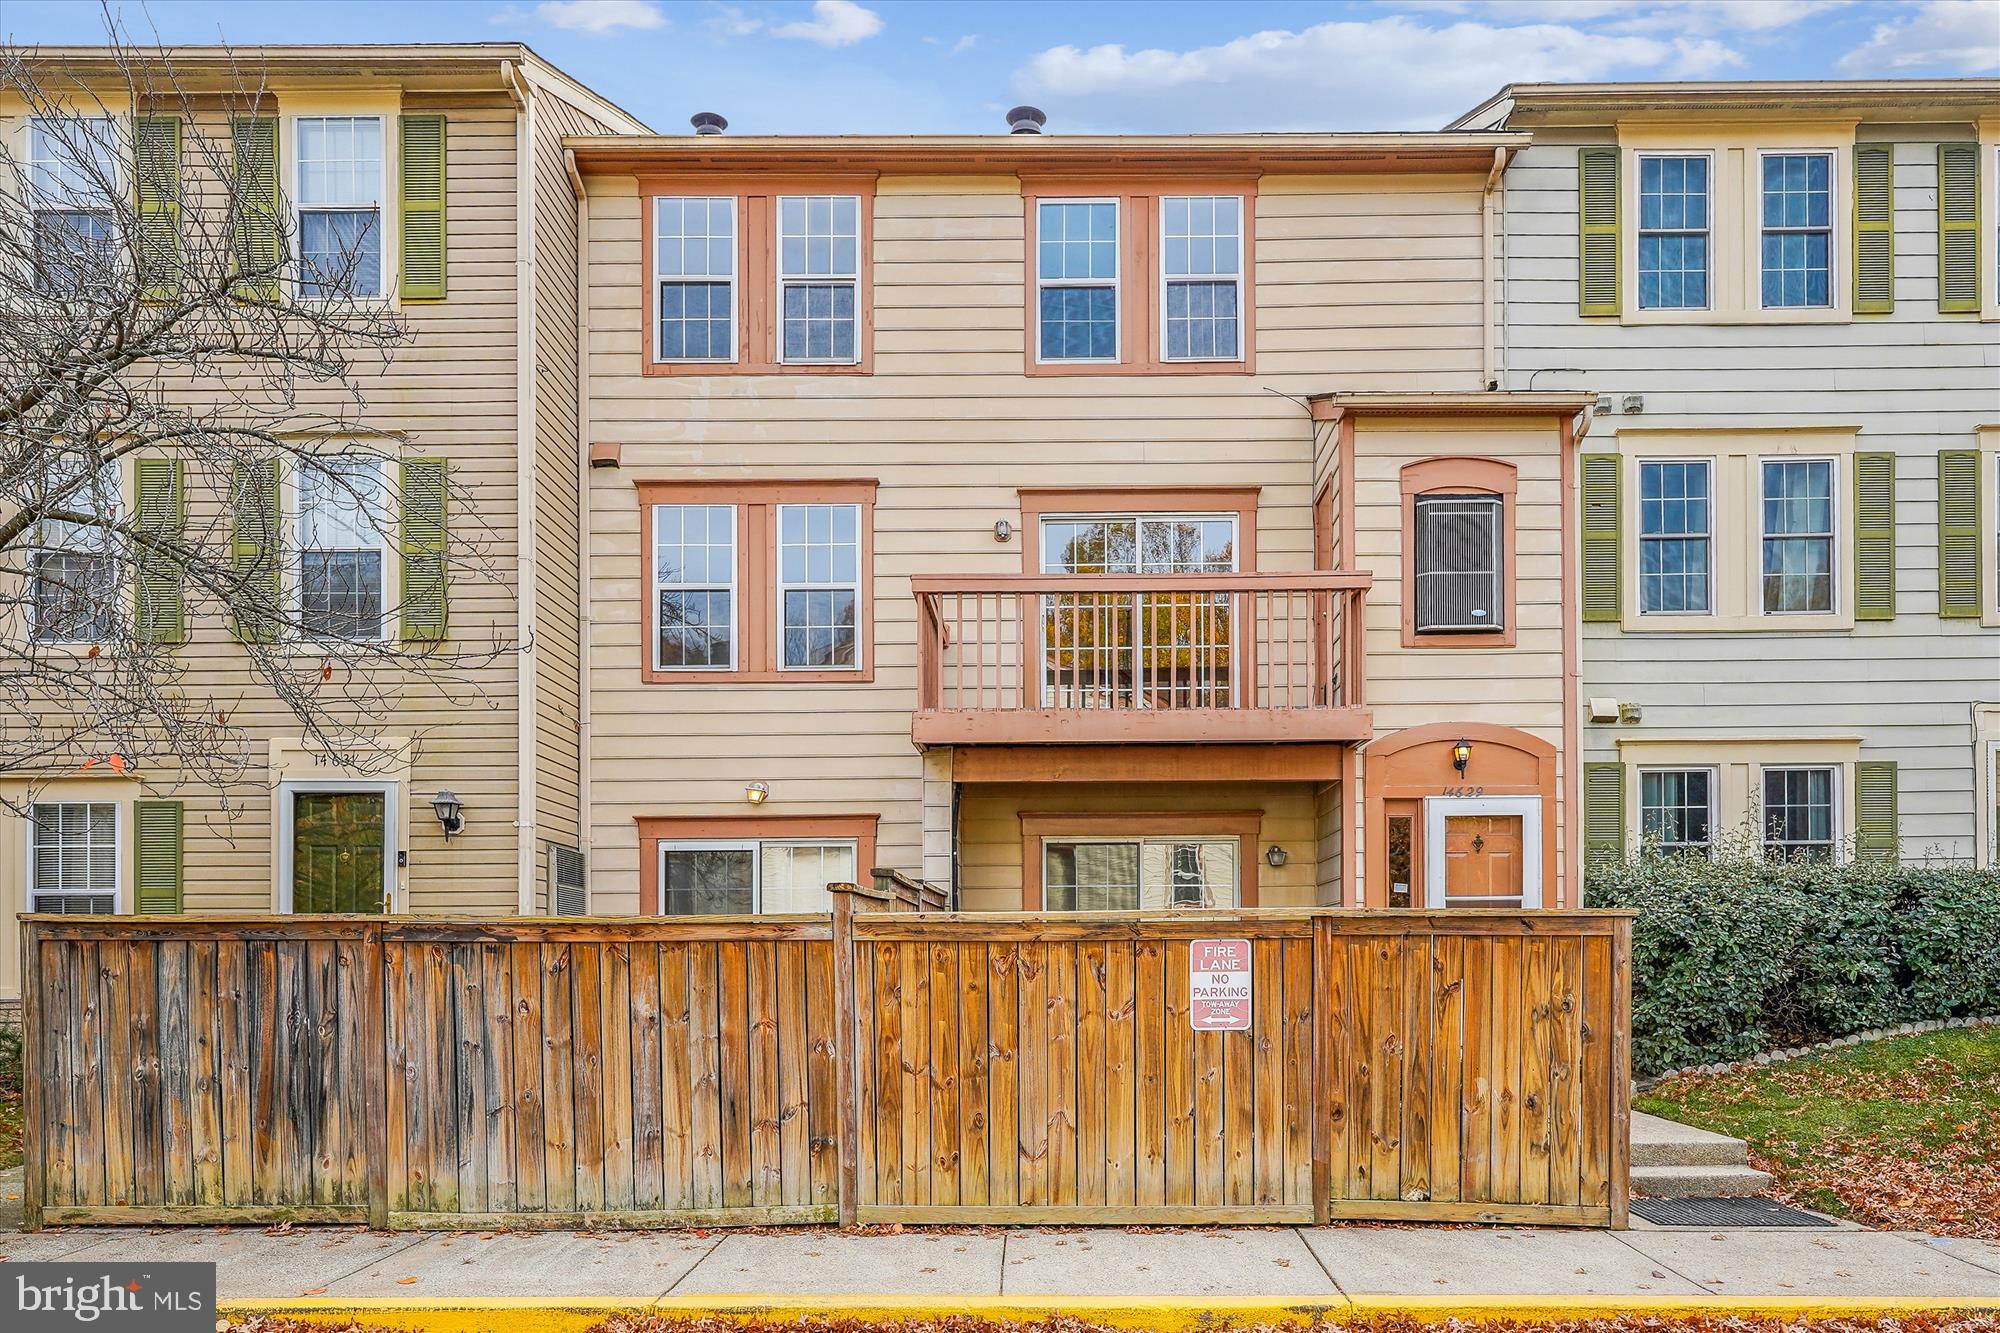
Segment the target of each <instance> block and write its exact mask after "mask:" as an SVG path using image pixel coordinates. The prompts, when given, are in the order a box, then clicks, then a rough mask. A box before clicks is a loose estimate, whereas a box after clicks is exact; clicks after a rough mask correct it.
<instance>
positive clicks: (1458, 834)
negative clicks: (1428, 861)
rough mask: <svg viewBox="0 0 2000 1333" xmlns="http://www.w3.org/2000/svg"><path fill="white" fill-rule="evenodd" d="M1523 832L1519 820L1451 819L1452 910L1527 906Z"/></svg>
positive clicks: (1447, 890)
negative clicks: (1523, 894)
mask: <svg viewBox="0 0 2000 1333" xmlns="http://www.w3.org/2000/svg"><path fill="white" fill-rule="evenodd" d="M1521 840H1522V831H1521V816H1519V815H1446V816H1445V820H1444V903H1445V906H1446V907H1519V906H1520V905H1521V879H1522V863H1521V853H1522V841H1521Z"/></svg>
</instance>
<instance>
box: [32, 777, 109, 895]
mask: <svg viewBox="0 0 2000 1333" xmlns="http://www.w3.org/2000/svg"><path fill="white" fill-rule="evenodd" d="M29 814H30V819H29V821H28V898H29V910H30V911H35V912H115V911H117V910H118V807H117V806H116V805H114V804H112V803H110V802H108V801H104V802H100V801H53V802H37V803H36V804H35V805H34V807H33V808H32V809H31V810H30V812H29Z"/></svg>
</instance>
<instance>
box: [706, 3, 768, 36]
mask: <svg viewBox="0 0 2000 1333" xmlns="http://www.w3.org/2000/svg"><path fill="white" fill-rule="evenodd" d="M702 26H704V27H706V28H707V29H708V30H709V31H710V32H714V33H719V34H721V35H722V36H724V37H748V36H749V35H750V34H751V33H753V32H756V31H757V30H758V29H759V28H761V27H763V26H764V20H762V19H753V18H751V17H750V16H749V15H748V14H746V13H744V12H743V11H742V10H740V9H738V8H737V7H736V6H735V5H716V6H714V12H713V13H712V14H710V15H709V16H708V17H707V18H706V19H704V20H703V21H702Z"/></svg>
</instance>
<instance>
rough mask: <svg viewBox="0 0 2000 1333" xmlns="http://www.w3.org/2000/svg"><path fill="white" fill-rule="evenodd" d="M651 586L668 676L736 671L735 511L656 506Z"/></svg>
mask: <svg viewBox="0 0 2000 1333" xmlns="http://www.w3.org/2000/svg"><path fill="white" fill-rule="evenodd" d="M653 582H654V596H655V599H656V604H657V606H658V633H659V638H658V642H657V645H656V649H655V653H654V659H653V660H654V665H655V666H656V667H658V668H659V669H661V670H666V671H677V670H678V671H684V670H691V669H695V670H706V671H728V670H732V669H734V667H735V666H736V507H735V506H734V505H655V506H653Z"/></svg>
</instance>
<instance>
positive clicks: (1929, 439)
mask: <svg viewBox="0 0 2000 1333" xmlns="http://www.w3.org/2000/svg"><path fill="white" fill-rule="evenodd" d="M1912 113H1913V114H1919V113H1920V111H1919V109H1917V108H1913V109H1912ZM1735 132H1736V130H1735V128H1734V127H1731V133H1735ZM1612 137H1613V136H1612V134H1611V132H1610V131H1609V130H1608V129H1606V130H1604V131H1602V132H1593V131H1590V130H1550V131H1544V132H1542V133H1541V134H1540V135H1539V136H1538V139H1537V142H1536V143H1535V144H1534V146H1533V147H1531V148H1530V149H1528V150H1527V151H1526V152H1524V153H1523V154H1522V155H1521V156H1520V157H1519V158H1518V159H1516V162H1515V164H1514V166H1513V167H1512V168H1511V169H1510V170H1509V171H1508V173H1507V180H1506V190H1507V205H1506V217H1507V236H1506V248H1507V256H1508V262H1507V273H1506V290H1507V300H1508V305H1507V327H1508V347H1507V385H1508V387H1511V388H1525V387H1527V386H1528V385H1529V383H1530V382H1532V383H1533V384H1534V385H1535V386H1536V387H1538V388H1544V389H1546V388H1552V387H1562V388H1581V389H1588V390H1591V391H1594V392H1597V393H1599V394H1609V395H1611V396H1612V398H1613V400H1614V402H1617V401H1619V400H1621V399H1622V398H1623V396H1624V395H1627V394H1638V395H1641V396H1642V397H1643V399H1644V410H1643V412H1641V413H1638V414H1631V415H1627V414H1624V413H1622V412H1614V413H1612V414H1610V415H1605V416H1599V417H1598V418H1596V421H1595V424H1594V426H1593V428H1592V431H1591V435H1590V439H1589V441H1588V442H1587V444H1586V448H1587V449H1589V450H1596V451H1613V450H1615V449H1617V448H1618V431H1619V428H1620V426H1623V425H1630V426H1635V427H1641V426H1642V427H1645V428H1646V429H1648V430H1660V429H1708V430H1724V431H1727V430H1729V429H1731V428H1751V427H1755V428H1771V427H1787V428H1793V427H1832V428H1844V429H1857V428H1858V431H1859V434H1858V436H1857V437H1856V439H1855V445H1854V447H1855V448H1856V449H1858V450H1863V451H1889V452H1893V453H1894V454H1895V455H1896V618H1895V619H1894V620H1893V621H1887V622H1863V623H1861V624H1858V625H1856V626H1854V628H1853V629H1852V630H1849V631H1841V632H1835V633H1825V634H1801V633H1786V632H1745V633H1716V634H1703V633H1699V632H1689V631H1686V630H1682V631H1680V632H1675V633H1661V634H1649V633H1643V632H1634V633H1626V632H1621V631H1620V630H1619V628H1618V627H1617V626H1613V625H1595V624H1593V625H1588V626H1585V638H1584V694H1585V695H1586V696H1611V697H1615V698H1617V699H1619V700H1621V701H1625V702H1629V703H1633V704H1637V705H1639V706H1640V707H1641V708H1642V709H1643V712H1644V719H1643V721H1642V722H1640V723H1638V724H1636V725H1627V726H1593V725H1586V727H1585V730H1584V743H1585V751H1586V752H1585V754H1584V756H1583V757H1584V758H1585V759H1587V760H1613V759H1616V758H1617V757H1618V756H1617V751H1616V749H1615V748H1614V746H1615V743H1616V742H1617V741H1618V740H1620V739H1622V738H1652V737H1657V738H1674V737H1706V736H1714V737H1720V738H1736V737H1746V736H1757V735H1773V736H1796V737H1809V736H1830V737H1839V736H1858V737H1860V739H1861V754H1862V757H1863V758H1864V759H1868V760H1889V761H1892V762H1895V763H1896V764H1897V765H1898V777H1899V789H1900V790H1899V806H1900V813H1901V820H1902V844H1903V852H1904V855H1905V856H1910V857H1916V856H1921V855H1924V854H1926V853H1929V852H1937V853H1940V854H1943V855H1947V856H1952V857H1961V858H1963V857H1970V856H1971V855H1972V854H1973V850H1974V845H1975V837H1976V830H1977V828H1978V823H1977V820H1976V817H1975V811H1974V797H1973V792H1974V772H1975V770H1974V767H1973V732H1972V705H1973V704H1974V703H1976V702H1981V701H1985V702H1993V701H1996V700H2000V629H1995V628H1993V627H1982V626H1981V625H1980V624H1979V623H1978V622H1976V621H1940V620H1939V619H1938V617H1937V614H1936V612H1937V582H1938V568H1937V453H1938V451H1939V450H1940V449H1971V448H1976V447H1978V437H1977V434H1976V428H1977V427H1978V426H1980V425H1985V424H1992V423H1994V422H1996V421H2000V336H1996V332H1995V326H1994V325H1993V324H1991V323H1982V322H1981V321H1980V319H1979V318H1978V317H1976V316H1949V317H1946V316H1940V315H1939V314H1938V311H1937V218H1936V190H1937V143H1938V141H1939V140H1940V139H1969V138H1972V137H1974V136H1973V135H1972V134H1971V131H1970V128H1969V127H1965V126H1959V127H1951V126H1944V127H1925V126H1919V125H1902V124H1896V125H1891V124H1885V125H1871V124H1863V125H1861V126H1860V128H1859V129H1858V131H1856V132H1854V134H1853V135H1852V137H1853V138H1854V139H1855V140H1857V141H1859V142H1863V143H1872V142H1887V143H1893V144H1894V145H1895V149H1894V173H1895V185H1896V192H1895V205H1896V212H1895V254H1896V284H1895V294H1896V308H1895V312H1894V313H1893V314H1890V315H1861V316H1854V317H1852V318H1851V319H1850V320H1845V321H1842V322H1836V323H1820V324H1756V325H1732V326H1718V325H1711V324H1703V323H1686V324H1675V325H1672V326H1650V327H1638V326H1632V325H1624V324H1620V323H1617V322H1613V321H1582V320H1579V319H1578V317H1577V315H1576V288H1575V282H1576V255H1577V235H1576V227H1577V206H1576V194H1575V180H1576V144H1577V143H1578V142H1581V141H1585V140H1588V141H1592V142H1610V141H1611V139H1612ZM1987 165H1989V166H1990V165H1991V163H1990V161H1989V162H1988V163H1987ZM1625 188H1626V189H1628V190H1629V189H1632V188H1634V184H1633V182H1631V181H1629V180H1628V181H1627V182H1625ZM1850 205H1851V201H1850V200H1849V199H1847V198H1836V199H1835V200H1834V208H1835V210H1836V211H1837V212H1841V213H1842V214H1843V215H1844V211H1845V210H1846V209H1848V208H1849V207H1850ZM1989 226H1990V222H1989ZM1622 240H1623V243H1624V244H1625V245H1627V246H1628V247H1629V246H1630V245H1632V244H1633V241H1632V238H1631V237H1630V236H1629V235H1627V236H1625V237H1623V238H1622ZM1833 262H1834V263H1835V264H1836V265H1845V264H1848V263H1849V262H1850V260H1849V257H1848V255H1847V254H1846V253H1845V251H1842V250H1837V251H1836V253H1835V254H1834V256H1833ZM1988 267H1989V271H1988V272H1987V274H1986V275H1985V278H1984V279H1982V281H1990V280H1991V277H1992V274H1991V272H1990V267H1991V266H1990V265H1989V266H1988ZM1988 463H1989V466H1988V471H1987V474H1986V483H1987V484H1988V485H1991V484H1992V473H1991V469H1990V459H1989V460H1988ZM1849 482H1850V478H1849V477H1843V478H1842V479H1841V485H1842V487H1843V488H1845V487H1846V486H1847V485H1848V484H1849ZM1627 508H1628V511H1627V512H1626V513H1625V514H1624V516H1623V517H1624V521H1625V522H1626V523H1627V524H1631V523H1634V522H1636V516H1635V515H1633V514H1632V513H1631V512H1629V506H1628V507H1627ZM1751 512H1753V513H1754V510H1752V511H1751ZM1846 539H1847V535H1846V534H1844V535H1843V556H1842V560H1843V564H1842V566H1841V568H1840V569H1839V571H1838V572H1839V575H1840V577H1841V578H1842V579H1843V580H1846V579H1848V578H1849V577H1850V576H1851V570H1852V561H1851V549H1850V548H1847V547H1846V546H1845V542H1846ZM1987 539H1988V540H1989V541H1990V540H1991V539H1992V534H1991V533H1988V534H1987ZM1986 591H1987V595H1988V596H1989V597H1990V596H1991V595H1992V589H1991V588H1988V589H1987V590H1986ZM1628 595H1629V591H1628Z"/></svg>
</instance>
